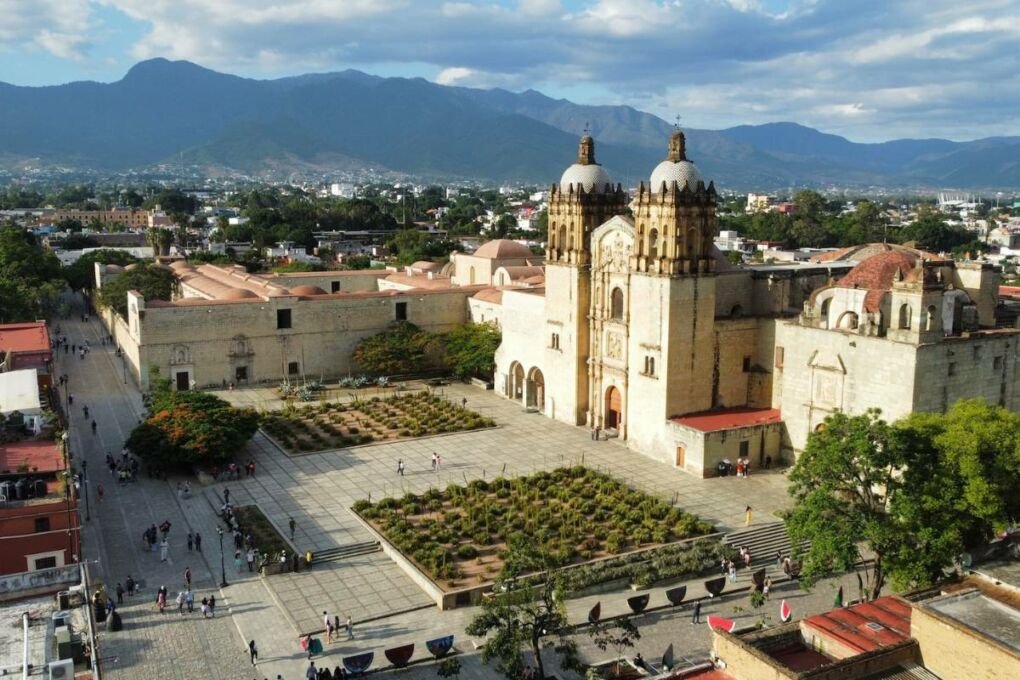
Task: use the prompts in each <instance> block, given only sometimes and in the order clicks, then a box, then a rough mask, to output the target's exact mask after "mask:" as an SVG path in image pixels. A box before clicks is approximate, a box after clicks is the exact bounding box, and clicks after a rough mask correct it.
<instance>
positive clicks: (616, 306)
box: [609, 288, 623, 321]
mask: <svg viewBox="0 0 1020 680" xmlns="http://www.w3.org/2000/svg"><path fill="white" fill-rule="evenodd" d="M609 314H610V316H611V317H612V318H614V319H616V320H617V321H621V320H622V319H623V291H622V290H620V289H619V288H614V289H613V293H612V295H611V297H610V305H609Z"/></svg>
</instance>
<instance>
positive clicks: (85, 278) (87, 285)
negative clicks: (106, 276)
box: [63, 248, 138, 290]
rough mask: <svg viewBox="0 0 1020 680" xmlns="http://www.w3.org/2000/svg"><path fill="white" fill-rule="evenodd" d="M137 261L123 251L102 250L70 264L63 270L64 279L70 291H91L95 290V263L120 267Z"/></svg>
mask: <svg viewBox="0 0 1020 680" xmlns="http://www.w3.org/2000/svg"><path fill="white" fill-rule="evenodd" d="M137 261H138V258H136V257H135V256H134V255H132V254H131V253H128V252H125V251H123V250H113V249H109V248H104V249H102V250H93V251H92V252H89V253H85V254H84V255H82V256H81V257H79V258H78V259H77V260H75V261H74V262H73V263H72V264H70V265H68V266H66V267H64V268H63V272H64V279H65V280H66V281H67V285H68V286H70V287H71V289H72V290H91V289H93V288H95V285H96V276H95V263H96V262H101V263H103V264H118V265H121V266H124V265H128V264H134V263H135V262H137Z"/></svg>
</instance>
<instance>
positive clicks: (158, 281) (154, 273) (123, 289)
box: [99, 263, 177, 319]
mask: <svg viewBox="0 0 1020 680" xmlns="http://www.w3.org/2000/svg"><path fill="white" fill-rule="evenodd" d="M176 289H177V279H176V277H175V276H174V274H173V272H171V271H170V270H168V269H164V268H162V267H158V266H156V265H154V264H145V263H142V264H137V265H136V266H135V267H134V268H133V269H130V270H128V271H125V272H124V273H123V274H120V275H118V276H117V277H115V278H113V279H111V280H109V281H107V282H106V283H105V284H104V285H103V287H102V288H100V289H99V304H100V305H102V306H103V307H108V308H110V309H113V310H114V311H115V312H117V313H118V314H120V316H121V317H122V318H125V319H126V318H127V293H128V291H129V290H136V291H138V292H139V293H141V294H142V297H144V298H145V299H146V300H169V299H171V298H172V297H173V294H174V291H176Z"/></svg>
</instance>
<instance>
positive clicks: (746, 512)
mask: <svg viewBox="0 0 1020 680" xmlns="http://www.w3.org/2000/svg"><path fill="white" fill-rule="evenodd" d="M744 526H745V527H749V526H751V506H750V505H748V506H747V507H746V508H744Z"/></svg>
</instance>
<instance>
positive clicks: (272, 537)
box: [234, 505, 290, 564]
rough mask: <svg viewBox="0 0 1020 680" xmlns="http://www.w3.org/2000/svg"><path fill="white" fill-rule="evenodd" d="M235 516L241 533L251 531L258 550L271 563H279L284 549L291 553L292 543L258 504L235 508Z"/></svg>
mask: <svg viewBox="0 0 1020 680" xmlns="http://www.w3.org/2000/svg"><path fill="white" fill-rule="evenodd" d="M234 517H236V518H237V522H238V526H239V527H240V529H241V533H244V534H247V533H249V532H250V533H251V535H252V537H253V539H254V541H255V548H256V550H258V551H259V552H260V553H261V554H262V555H265V556H266V557H267V558H268V561H269V562H270V563H272V564H276V563H278V562H279V561H280V553H282V552H283V551H284V550H286V551H287V554H288V555H289V554H290V545H289V544H288V543H287V541H286V539H284V538H283V536H282V535H281V534H280V532H279V531H277V530H276V526H275V525H274V524H273V523H272V522H270V521H269V518H268V517H266V516H265V514H264V513H263V512H262V511H261V510H260V509H259V508H258V506H255V505H242V506H240V507H237V508H234Z"/></svg>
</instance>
